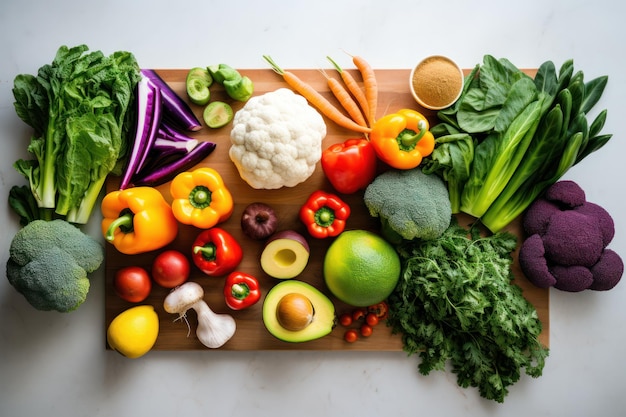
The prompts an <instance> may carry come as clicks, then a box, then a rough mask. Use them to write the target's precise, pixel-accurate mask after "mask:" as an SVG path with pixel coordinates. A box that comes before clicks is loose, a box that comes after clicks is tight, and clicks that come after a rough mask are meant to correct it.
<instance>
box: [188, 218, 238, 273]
mask: <svg viewBox="0 0 626 417" xmlns="http://www.w3.org/2000/svg"><path fill="white" fill-rule="evenodd" d="M191 252H192V259H193V262H194V264H196V266H197V267H198V268H200V270H201V271H202V272H204V273H205V274H207V275H209V276H212V277H213V276H222V275H226V274H228V273H230V272H232V271H234V270H235V268H237V266H238V265H239V263H240V262H241V260H242V258H243V250H242V248H241V245H239V243H238V242H237V241H236V240H235V238H234V237H233V236H232V235H231V234H230V233H228V232H227V231H226V230H224V229H221V228H219V227H213V228H211V229H207V230H204V231H202V232H201V233H200V234H199V235H198V236H197V237H196V240H195V241H194V242H193V245H192V247H191Z"/></svg>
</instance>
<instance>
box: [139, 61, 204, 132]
mask: <svg viewBox="0 0 626 417" xmlns="http://www.w3.org/2000/svg"><path fill="white" fill-rule="evenodd" d="M141 73H142V74H143V75H144V76H145V77H148V78H149V79H150V80H151V81H152V82H153V83H154V84H155V85H156V86H157V87H158V88H159V89H160V90H161V95H162V97H163V105H164V107H165V110H166V111H165V114H164V116H163V117H164V118H165V119H166V120H171V122H172V123H174V124H176V125H177V126H179V127H180V128H182V129H184V130H189V131H192V132H195V131H198V130H200V129H202V124H201V123H200V121H199V120H198V118H197V117H196V115H195V114H194V113H193V111H192V110H191V108H190V107H189V105H188V104H187V102H185V101H184V100H183V99H182V98H181V97H180V96H179V95H178V94H176V92H175V91H174V90H172V88H171V87H170V86H169V85H168V84H167V83H166V82H165V81H163V79H162V78H161V77H160V76H159V75H158V74H157V73H156V72H155V71H154V70H151V69H142V70H141Z"/></svg>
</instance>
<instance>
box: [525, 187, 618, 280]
mask: <svg viewBox="0 0 626 417" xmlns="http://www.w3.org/2000/svg"><path fill="white" fill-rule="evenodd" d="M523 228H524V231H525V232H526V235H527V237H526V239H525V240H524V242H523V243H522V245H521V246H520V251H519V263H520V267H521V268H522V271H523V272H524V274H525V275H526V277H527V278H528V280H529V281H531V282H532V283H533V284H534V285H536V286H537V287H541V288H548V287H554V288H557V289H559V290H563V291H570V292H578V291H583V290H586V289H590V290H596V291H605V290H610V289H611V288H613V287H615V285H617V283H618V282H619V281H620V279H621V277H622V274H623V272H624V263H623V262H622V258H621V257H620V256H619V255H618V254H617V253H616V252H614V251H613V250H611V249H607V246H608V244H609V243H610V242H611V240H612V239H613V236H614V235H615V225H614V223H613V219H612V218H611V216H610V215H609V213H608V212H607V211H606V210H605V209H603V208H602V207H600V206H599V205H597V204H594V203H591V202H588V201H586V196H585V192H584V191H583V190H582V189H581V188H580V186H578V184H576V183H575V182H573V181H559V182H556V183H555V184H553V185H552V186H551V187H550V188H548V189H547V190H546V193H545V194H544V195H543V196H542V197H540V198H538V199H537V200H535V202H533V203H532V204H531V205H530V206H529V207H528V209H527V210H526V212H525V213H524V217H523Z"/></svg>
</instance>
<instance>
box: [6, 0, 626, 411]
mask: <svg viewBox="0 0 626 417" xmlns="http://www.w3.org/2000/svg"><path fill="white" fill-rule="evenodd" d="M624 16H625V14H624V7H623V5H622V4H621V2H619V1H617V0H596V1H589V0H562V1H552V0H542V1H538V0H527V1H524V2H505V1H495V0H494V1H481V0H478V1H473V2H468V1H462V0H456V1H430V2H426V1H420V0H404V1H399V0H386V1H373V0H350V1H337V0H335V1H328V0H319V1H316V2H304V1H302V2H296V1H277V0H265V1H258V2H257V1H251V0H250V1H248V0H240V1H214V0H204V1H184V0H183V1H178V2H172V1H164V0H153V1H150V2H148V1H128V0H124V1H122V0H111V1H99V2H94V1H84V0H83V1H78V0H57V1H41V0H19V1H18V0H4V1H3V2H2V3H1V4H0V140H1V141H2V142H1V143H2V152H0V195H1V196H3V197H2V198H3V201H5V202H4V203H3V204H0V219H1V220H0V221H1V222H2V225H3V229H4V231H3V233H2V237H1V238H0V263H1V264H2V265H4V264H5V262H6V259H7V256H8V246H9V242H10V238H11V237H12V235H13V234H14V233H15V232H16V231H17V227H18V226H17V221H16V218H15V217H14V216H13V215H12V213H10V212H9V209H8V206H7V204H6V200H5V199H6V196H7V195H8V191H9V189H10V187H11V186H12V185H14V184H17V183H20V184H21V183H22V178H21V177H20V176H19V174H17V173H16V172H15V171H14V170H13V168H12V166H11V165H12V163H13V162H14V161H15V160H16V159H17V158H18V157H20V156H23V155H24V154H25V152H26V151H25V142H24V137H25V136H27V134H28V129H27V128H26V127H25V125H24V124H23V123H22V122H21V121H20V120H19V119H18V118H17V116H16V115H15V113H14V110H13V106H12V102H13V97H12V94H11V88H12V83H13V78H14V77H15V75H17V74H18V73H34V72H35V71H36V70H37V69H38V68H39V67H40V66H41V65H43V64H45V63H49V62H50V61H51V60H52V58H53V56H54V53H55V52H56V49H57V48H58V47H59V46H60V45H62V44H67V45H73V44H78V43H85V44H87V45H88V46H89V47H90V48H91V49H101V50H103V51H104V52H107V53H110V52H112V51H114V50H120V49H125V50H129V51H132V52H133V53H134V54H135V55H136V57H137V59H138V60H139V62H140V64H141V65H142V66H143V67H158V68H189V67H191V66H195V65H197V64H198V63H202V62H217V61H220V62H227V63H229V64H231V65H233V66H236V67H239V68H265V67H266V64H265V63H264V61H263V60H262V57H261V55H262V54H271V55H272V56H273V57H274V58H276V59H278V60H279V61H280V62H281V64H282V66H284V67H287V68H317V67H320V66H323V65H325V62H326V61H325V56H326V55H329V54H330V55H333V56H334V55H338V54H339V53H340V51H341V49H345V50H348V51H351V52H354V53H358V54H360V55H363V56H365V57H366V58H367V59H368V60H369V61H370V62H371V63H372V65H373V66H374V67H376V68H409V67H410V66H411V65H413V64H414V63H415V62H417V61H418V60H419V59H420V58H421V57H424V56H426V55H429V54H440V53H441V54H447V55H450V56H451V57H453V58H454V59H456V60H457V61H458V62H459V64H461V65H462V66H463V67H466V68H467V67H471V66H473V65H475V64H476V63H478V62H480V61H481V59H482V56H483V55H484V54H486V53H489V54H492V55H494V56H496V57H507V58H509V59H510V60H511V61H512V62H513V63H514V64H516V65H517V66H519V67H526V68H528V67H536V66H538V65H539V64H540V63H542V62H543V61H544V60H548V59H551V60H553V61H554V62H555V63H556V64H557V65H560V64H561V63H562V62H563V61H564V60H566V59H569V58H573V59H574V63H575V65H576V68H577V69H582V70H583V71H584V72H585V74H586V77H588V78H589V79H590V78H591V77H595V76H599V75H604V74H607V75H609V84H608V87H607V90H606V92H605V94H604V96H603V98H602V100H601V102H600V103H599V105H598V107H599V108H607V109H609V116H608V121H607V124H606V127H605V132H611V133H614V135H615V137H614V138H613V140H612V141H611V142H610V143H609V144H608V145H607V146H606V147H605V148H604V149H602V150H601V151H599V152H598V153H596V154H594V155H592V156H591V157H589V158H588V159H586V160H585V161H584V162H583V163H582V164H581V165H579V166H577V167H575V168H574V169H573V170H571V171H570V172H569V173H568V174H567V176H566V177H567V178H568V179H573V180H575V181H577V182H578V183H579V184H580V185H581V186H582V187H583V188H584V189H585V190H586V192H587V197H588V200H590V201H593V202H596V203H598V204H600V205H602V206H604V207H605V208H606V209H607V210H608V211H609V212H610V213H611V214H612V215H613V216H614V219H615V224H616V230H617V232H616V237H615V239H614V241H613V242H612V243H611V247H612V248H613V249H614V250H616V251H617V252H618V253H620V254H621V255H622V256H626V218H625V217H624V215H623V211H622V210H624V209H625V208H626V203H625V197H624V190H625V187H624V185H623V184H624V183H623V178H624V169H625V168H624V167H625V164H624V155H625V154H626V142H625V141H624V138H623V136H624V127H623V125H622V123H623V122H624V111H625V109H624V107H625V105H624V98H625V97H626V82H625V80H626V77H625V76H624V73H625V72H624V70H625V68H626V55H625V54H624V44H623V40H624V39H626V24H625V22H624V20H623V18H624ZM98 215H99V213H96V214H95V215H94V217H93V219H94V220H93V221H92V223H91V224H90V225H89V230H90V233H93V235H94V236H98V228H97V227H98V226H97V219H98ZM550 296H551V302H550V320H551V332H550V343H551V355H550V357H549V359H548V361H547V364H546V367H545V370H544V375H543V376H542V377H541V378H539V379H531V378H528V377H526V376H523V377H522V379H521V380H520V381H519V382H518V383H517V384H516V385H514V386H513V387H512V388H511V392H510V394H509V396H508V397H507V398H506V401H505V403H504V404H496V403H493V402H490V401H486V400H482V399H481V398H480V397H479V395H478V393H477V392H476V391H475V390H474V389H460V388H458V387H457V385H456V381H455V378H454V376H453V375H452V374H451V373H447V372H438V373H433V374H431V375H430V376H427V377H424V376H421V375H419V374H418V372H417V369H416V366H417V358H415V357H414V358H407V357H406V355H405V354H404V353H352V354H348V353H346V352H316V353H315V352H250V353H228V352H216V351H212V352H204V351H202V352H194V353H177V352H151V353H150V354H149V355H147V356H145V357H144V358H142V359H140V360H128V359H124V358H123V357H121V356H120V355H117V354H115V353H113V352H110V351H105V349H104V337H103V331H102V326H103V322H104V291H103V274H102V271H100V272H99V273H98V274H97V275H96V276H95V277H94V285H93V289H92V291H91V292H90V294H89V298H88V300H87V302H86V303H85V304H84V305H83V306H82V307H81V308H80V310H79V311H77V312H75V313H72V314H67V315H62V314H56V313H44V312H37V311H35V310H34V309H32V308H31V307H30V306H29V305H28V304H27V303H26V302H25V301H24V299H23V298H22V297H21V296H20V295H19V294H17V293H16V292H15V291H14V290H13V288H12V287H10V286H9V284H8V282H7V281H6V280H5V279H2V280H0V320H1V321H0V323H1V324H0V364H1V365H0V415H1V416H6V417H20V416H37V415H53V416H65V417H69V416H90V417H97V416H131V415H139V416H150V415H153V416H162V415H163V416H164V415H177V416H196V415H198V416H199V415H203V416H249V415H274V416H287V415H300V416H302V417H304V416H319V415H325V416H339V415H342V416H345V415H350V416H351V415H357V414H360V415H363V416H375V415H385V416H387V415H396V416H405V415H406V416H409V415H411V416H413V415H422V416H459V415H466V416H490V415H506V416H529V415H530V416H590V415H594V416H617V415H623V409H624V407H625V406H626V395H624V389H623V379H624V374H625V373H626V362H625V360H624V346H625V345H626V330H625V324H626V303H625V302H624V298H625V297H626V283H622V284H620V285H618V287H616V288H615V289H614V290H612V291H610V292H606V293H597V292H584V293H580V294H564V293H560V292H558V291H552V292H551V294H550ZM620 410H622V411H620Z"/></svg>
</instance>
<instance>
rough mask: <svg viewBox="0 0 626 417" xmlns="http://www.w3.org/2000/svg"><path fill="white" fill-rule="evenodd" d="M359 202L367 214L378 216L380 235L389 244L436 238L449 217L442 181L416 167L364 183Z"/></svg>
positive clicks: (395, 171) (390, 173) (386, 174)
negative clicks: (362, 193) (362, 203)
mask: <svg viewBox="0 0 626 417" xmlns="http://www.w3.org/2000/svg"><path fill="white" fill-rule="evenodd" d="M363 201H364V202H365V205H366V206H367V209H368V210H369V213H370V215H371V216H373V217H379V218H380V220H381V224H382V232H383V235H384V236H385V238H387V239H388V240H390V241H391V242H392V243H399V241H400V240H401V239H406V240H412V239H416V238H419V239H424V240H429V239H436V238H438V237H439V236H441V235H442V234H443V232H444V231H445V230H446V229H447V228H448V227H449V226H450V221H451V219H452V207H451V205H450V197H449V194H448V188H447V186H446V184H445V183H444V181H443V180H442V179H441V178H440V177H439V176H437V175H426V174H424V173H423V172H422V169H421V168H420V167H418V168H413V169H409V170H389V171H386V172H383V173H382V174H380V175H379V176H377V177H376V178H375V179H374V181H372V183H371V184H370V185H368V186H367V188H366V189H365V194H364V196H363Z"/></svg>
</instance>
